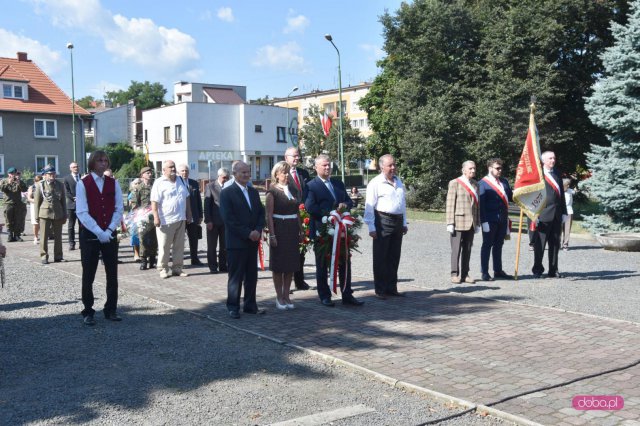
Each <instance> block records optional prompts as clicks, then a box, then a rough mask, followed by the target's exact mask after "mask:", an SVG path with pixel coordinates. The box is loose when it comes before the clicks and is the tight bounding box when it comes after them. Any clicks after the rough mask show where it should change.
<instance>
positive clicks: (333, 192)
mask: <svg viewBox="0 0 640 426" xmlns="http://www.w3.org/2000/svg"><path fill="white" fill-rule="evenodd" d="M315 169H316V173H317V174H318V176H317V177H315V178H314V179H311V180H310V181H309V182H308V183H307V195H306V199H305V203H304V207H305V209H306V210H307V212H309V216H311V224H310V226H309V230H310V231H311V235H312V236H313V238H316V229H319V228H320V227H321V226H322V217H323V216H326V215H327V214H329V213H330V212H331V211H332V210H336V209H340V210H343V211H344V210H349V209H351V208H352V207H353V203H352V201H351V199H350V198H349V195H348V194H347V191H346V190H345V188H344V183H342V182H340V181H339V180H338V179H331V159H330V158H329V156H328V155H325V154H320V155H318V157H316V160H315ZM315 254H316V285H317V289H318V296H319V297H320V302H321V303H322V304H323V305H324V306H327V307H333V306H335V304H334V303H333V301H332V300H331V289H330V288H329V284H328V282H327V273H328V269H329V264H330V261H328V260H327V259H326V258H325V256H324V253H321V252H319V251H318V250H315ZM338 277H339V280H338V281H339V282H340V289H341V290H342V304H343V305H355V306H360V305H363V304H364V302H362V301H360V300H358V299H356V298H355V297H353V290H351V265H350V264H348V265H344V264H342V265H340V266H339V270H338Z"/></svg>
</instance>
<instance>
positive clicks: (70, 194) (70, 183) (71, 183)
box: [64, 174, 80, 210]
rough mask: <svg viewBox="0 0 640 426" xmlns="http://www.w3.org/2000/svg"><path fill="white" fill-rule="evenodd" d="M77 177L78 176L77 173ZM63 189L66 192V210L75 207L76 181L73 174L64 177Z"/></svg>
mask: <svg viewBox="0 0 640 426" xmlns="http://www.w3.org/2000/svg"><path fill="white" fill-rule="evenodd" d="M78 177H80V176H79V175H78ZM64 189H65V191H66V193H67V210H75V209H76V181H75V179H74V178H73V175H71V174H70V175H68V176H65V177H64Z"/></svg>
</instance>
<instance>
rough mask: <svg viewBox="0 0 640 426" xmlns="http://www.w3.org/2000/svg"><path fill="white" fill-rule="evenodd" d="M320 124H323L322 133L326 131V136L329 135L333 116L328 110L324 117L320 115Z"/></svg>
mask: <svg viewBox="0 0 640 426" xmlns="http://www.w3.org/2000/svg"><path fill="white" fill-rule="evenodd" d="M320 124H322V133H324V137H325V138H326V137H327V136H329V131H330V130H331V117H329V114H327V113H326V112H325V113H324V115H323V116H322V117H320Z"/></svg>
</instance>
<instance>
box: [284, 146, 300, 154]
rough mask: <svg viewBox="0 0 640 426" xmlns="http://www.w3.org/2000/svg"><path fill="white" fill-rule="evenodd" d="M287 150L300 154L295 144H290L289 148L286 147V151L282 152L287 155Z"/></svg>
mask: <svg viewBox="0 0 640 426" xmlns="http://www.w3.org/2000/svg"><path fill="white" fill-rule="evenodd" d="M289 151H295V152H296V154H298V155H300V150H299V149H298V148H297V147H295V146H290V147H289V148H287V149H286V151H285V152H284V155H285V156H286V155H289V154H287V153H288V152H289Z"/></svg>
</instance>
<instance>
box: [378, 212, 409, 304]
mask: <svg viewBox="0 0 640 426" xmlns="http://www.w3.org/2000/svg"><path fill="white" fill-rule="evenodd" d="M375 225H376V238H375V239H374V240H373V283H374V285H375V291H376V293H377V294H384V293H395V292H397V291H398V265H400V253H401V251H402V235H403V233H402V232H403V217H402V215H388V214H385V213H380V212H378V211H376V212H375Z"/></svg>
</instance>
